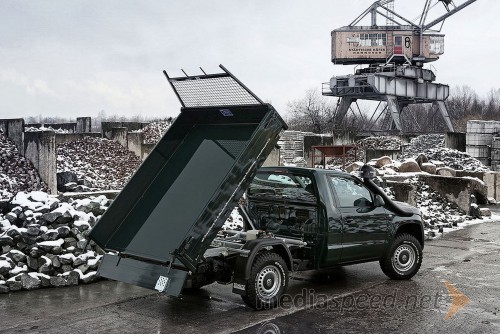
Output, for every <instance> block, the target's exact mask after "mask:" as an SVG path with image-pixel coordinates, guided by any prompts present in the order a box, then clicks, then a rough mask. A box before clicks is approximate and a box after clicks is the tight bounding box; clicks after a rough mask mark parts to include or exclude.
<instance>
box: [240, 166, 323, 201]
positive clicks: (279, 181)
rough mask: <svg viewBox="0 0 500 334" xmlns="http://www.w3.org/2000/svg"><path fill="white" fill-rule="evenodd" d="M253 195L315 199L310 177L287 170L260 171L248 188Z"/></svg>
mask: <svg viewBox="0 0 500 334" xmlns="http://www.w3.org/2000/svg"><path fill="white" fill-rule="evenodd" d="M248 194H249V195H253V196H259V195H260V196H266V197H280V198H291V199H300V200H306V201H315V200H316V195H315V190H314V185H313V183H312V180H311V178H310V177H307V176H304V175H300V174H294V173H287V172H278V171H276V172H258V173H257V175H256V176H255V178H254V179H253V181H252V183H251V184H250V187H249V189H248Z"/></svg>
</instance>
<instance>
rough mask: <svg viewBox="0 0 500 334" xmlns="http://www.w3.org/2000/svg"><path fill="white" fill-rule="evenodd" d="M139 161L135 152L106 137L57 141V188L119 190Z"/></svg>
mask: <svg viewBox="0 0 500 334" xmlns="http://www.w3.org/2000/svg"><path fill="white" fill-rule="evenodd" d="M140 164H141V160H140V159H139V158H138V157H137V156H135V154H133V153H132V152H130V151H128V150H127V149H126V148H124V147H123V146H121V145H120V144H118V143H117V142H115V141H112V140H108V139H105V138H94V137H85V138H84V139H82V140H78V141H73V142H67V143H64V144H60V145H58V146H57V172H58V189H59V190H60V191H87V190H111V189H115V190H118V189H121V188H123V186H124V185H125V183H126V182H127V181H128V179H129V178H130V177H131V176H132V174H133V173H134V172H135V170H136V169H137V168H138V167H139V165H140ZM61 187H62V188H64V189H62V188H61Z"/></svg>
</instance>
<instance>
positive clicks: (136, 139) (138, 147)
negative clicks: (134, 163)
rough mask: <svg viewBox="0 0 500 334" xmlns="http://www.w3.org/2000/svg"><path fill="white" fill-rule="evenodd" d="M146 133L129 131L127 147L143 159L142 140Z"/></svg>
mask: <svg viewBox="0 0 500 334" xmlns="http://www.w3.org/2000/svg"><path fill="white" fill-rule="evenodd" d="M143 138H144V135H143V133H142V132H129V133H127V147H128V150H129V151H131V152H133V153H134V154H135V155H136V156H138V157H139V158H141V159H142V155H143V154H142V142H143V141H144V140H143Z"/></svg>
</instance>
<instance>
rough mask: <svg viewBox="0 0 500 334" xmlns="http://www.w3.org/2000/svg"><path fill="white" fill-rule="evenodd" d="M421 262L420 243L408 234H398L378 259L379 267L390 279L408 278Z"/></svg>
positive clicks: (415, 271) (418, 267)
mask: <svg viewBox="0 0 500 334" xmlns="http://www.w3.org/2000/svg"><path fill="white" fill-rule="evenodd" d="M421 264H422V245H420V242H419V241H418V240H417V239H416V238H415V237H414V236H412V235H410V234H406V233H403V234H399V235H397V236H396V238H395V239H394V242H393V243H392V245H391V246H390V247H389V251H388V252H387V254H385V255H384V257H383V258H382V260H380V268H382V271H383V272H384V274H386V275H387V276H388V277H389V278H392V279H398V280H402V279H410V278H412V277H413V276H414V275H415V274H416V273H417V272H418V270H419V269H420V265H421Z"/></svg>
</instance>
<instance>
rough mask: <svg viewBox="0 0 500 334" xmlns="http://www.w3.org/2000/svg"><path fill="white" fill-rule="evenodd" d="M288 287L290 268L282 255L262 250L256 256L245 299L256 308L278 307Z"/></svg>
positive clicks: (243, 297) (246, 302)
mask: <svg viewBox="0 0 500 334" xmlns="http://www.w3.org/2000/svg"><path fill="white" fill-rule="evenodd" d="M287 287H288V268H287V266H286V263H285V260H283V258H282V257H281V256H279V255H278V254H276V253H272V252H267V251H266V252H262V253H260V254H258V255H257V256H256V257H255V260H254V261H253V264H252V270H251V272H250V279H249V280H248V282H247V284H246V296H242V299H243V301H244V302H245V304H247V305H248V306H250V307H252V308H253V309H255V310H264V309H270V308H273V307H276V306H277V305H278V302H279V300H280V298H281V296H282V295H283V293H284V292H285V291H286V289H287Z"/></svg>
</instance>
